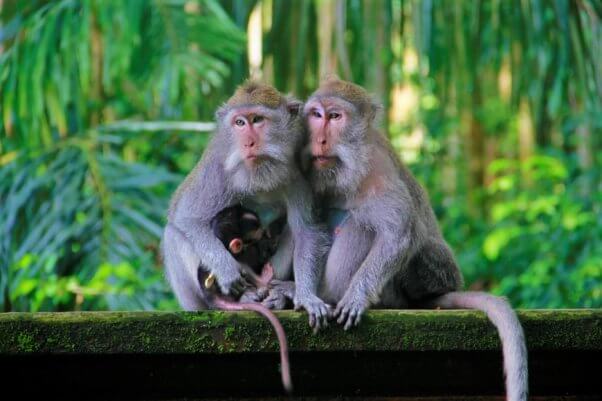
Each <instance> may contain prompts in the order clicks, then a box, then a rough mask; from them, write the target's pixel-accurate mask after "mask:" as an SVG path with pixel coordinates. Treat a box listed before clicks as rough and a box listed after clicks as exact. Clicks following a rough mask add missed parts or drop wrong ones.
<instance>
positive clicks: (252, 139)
mask: <svg viewBox="0 0 602 401" xmlns="http://www.w3.org/2000/svg"><path fill="white" fill-rule="evenodd" d="M300 108H301V102H299V101H297V100H295V99H292V98H288V97H285V96H283V95H282V94H280V92H278V91H277V90H276V89H274V88H273V87H271V86H269V85H265V84H261V83H257V82H252V81H248V82H246V83H244V84H243V85H241V86H240V87H239V88H238V89H237V90H236V92H235V93H234V95H233V96H232V97H231V98H230V99H229V100H228V101H227V102H226V104H224V105H223V106H222V107H220V108H219V110H218V111H217V113H216V119H217V124H218V134H217V135H218V138H217V139H218V140H220V141H221V142H223V144H222V146H221V148H222V151H223V155H222V156H223V157H224V168H225V171H226V173H227V174H228V175H229V176H230V177H231V178H232V181H233V185H234V186H235V187H236V188H237V189H239V190H243V191H248V192H257V191H270V190H274V189H276V188H278V187H279V186H280V185H282V184H283V183H284V182H286V180H287V179H288V178H289V176H290V172H291V165H292V164H293V160H294V155H295V151H296V150H297V148H298V146H299V143H300V141H301V140H302V135H303V127H302V121H301V117H300Z"/></svg>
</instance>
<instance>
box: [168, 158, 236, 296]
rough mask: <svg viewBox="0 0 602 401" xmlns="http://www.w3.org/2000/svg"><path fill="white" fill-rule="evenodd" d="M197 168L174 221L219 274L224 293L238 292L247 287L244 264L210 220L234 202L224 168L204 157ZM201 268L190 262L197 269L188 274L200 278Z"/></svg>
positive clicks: (172, 216)
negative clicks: (198, 271) (214, 230)
mask: <svg viewBox="0 0 602 401" xmlns="http://www.w3.org/2000/svg"><path fill="white" fill-rule="evenodd" d="M208 151H209V150H208ZM197 168H198V173H197V174H193V175H191V177H190V178H189V179H187V180H189V181H188V182H186V183H185V185H184V186H185V192H183V193H182V194H181V196H179V198H178V200H177V203H176V204H174V205H173V208H172V210H171V211H170V216H169V217H170V218H169V220H170V224H172V225H173V226H175V227H176V228H177V229H178V230H179V231H180V232H182V233H183V235H184V237H185V238H186V240H187V241H188V242H189V243H190V244H191V247H192V251H193V252H194V254H195V255H194V256H196V257H197V258H198V259H199V261H200V263H201V264H202V265H203V266H206V267H207V268H208V269H209V270H210V271H211V273H213V274H214V275H215V277H216V279H217V282H218V284H219V286H220V289H221V290H222V292H223V293H224V294H228V295H238V294H240V292H241V291H242V290H243V287H244V280H243V279H242V277H241V274H240V265H239V263H238V262H237V261H236V259H234V257H233V256H232V255H231V254H230V252H228V250H227V249H226V247H224V245H223V244H222V243H221V241H220V240H219V239H218V238H217V237H216V236H215V234H214V233H213V230H212V229H211V223H210V222H211V219H212V218H213V217H214V216H215V215H216V214H217V213H218V212H220V211H221V210H223V209H224V208H226V207H228V206H230V205H231V204H232V199H231V196H230V195H229V194H228V193H227V192H226V190H225V188H224V179H223V177H222V175H223V171H222V169H221V167H220V164H219V162H216V161H215V160H214V159H209V160H204V161H203V164H202V165H200V166H198V167H197ZM197 268H198V265H196V266H192V265H190V264H187V266H186V269H188V270H190V269H194V271H189V272H187V276H190V277H196V274H197V273H196V269H197Z"/></svg>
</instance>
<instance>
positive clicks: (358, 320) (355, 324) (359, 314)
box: [353, 313, 364, 326]
mask: <svg viewBox="0 0 602 401" xmlns="http://www.w3.org/2000/svg"><path fill="white" fill-rule="evenodd" d="M363 315H364V314H363V313H358V314H357V315H356V316H355V320H354V321H353V325H354V326H359V324H360V321H361V320H362V316H363Z"/></svg>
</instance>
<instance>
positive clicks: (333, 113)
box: [328, 112, 341, 120]
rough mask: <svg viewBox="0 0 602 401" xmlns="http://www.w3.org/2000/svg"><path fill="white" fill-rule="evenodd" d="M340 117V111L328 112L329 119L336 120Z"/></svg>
mask: <svg viewBox="0 0 602 401" xmlns="http://www.w3.org/2000/svg"><path fill="white" fill-rule="evenodd" d="M340 118H341V113H336V112H332V113H330V114H328V119H330V120H338V119H340Z"/></svg>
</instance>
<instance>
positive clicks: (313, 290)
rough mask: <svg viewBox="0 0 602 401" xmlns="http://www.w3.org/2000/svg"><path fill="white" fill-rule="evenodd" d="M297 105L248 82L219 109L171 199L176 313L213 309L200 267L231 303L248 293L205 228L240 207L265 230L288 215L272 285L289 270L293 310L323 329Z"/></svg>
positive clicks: (170, 262) (167, 254)
mask: <svg viewBox="0 0 602 401" xmlns="http://www.w3.org/2000/svg"><path fill="white" fill-rule="evenodd" d="M301 106H302V105H301V103H300V102H299V101H297V100H294V99H290V98H287V97H285V96H283V95H281V94H280V93H279V92H278V91H277V90H275V89H274V88H272V87H270V86H268V85H264V84H259V83H255V82H247V83H245V84H243V85H242V86H240V87H239V88H238V89H237V90H236V92H235V93H234V95H233V96H232V97H231V98H230V99H229V100H228V102H227V103H225V104H224V105H223V106H222V107H220V108H219V109H218V111H217V113H216V120H217V131H216V133H215V135H214V136H213V138H212V140H211V142H210V144H209V145H208V147H207V149H206V150H205V152H204V154H203V157H202V159H201V160H200V162H199V163H198V164H197V165H196V167H195V168H194V169H193V171H192V172H191V173H190V174H189V175H188V177H187V178H186V179H185V180H184V182H183V183H182V184H181V185H180V187H179V188H178V190H177V191H176V193H175V195H174V196H173V198H172V201H171V205H170V209H169V212H168V216H167V220H168V221H167V225H166V227H165V231H164V233H163V239H162V252H163V259H164V263H165V267H166V276H167V279H168V281H169V282H170V284H171V286H172V288H173V291H174V293H175V295H176V297H177V299H178V301H179V303H180V305H181V306H182V308H184V309H186V310H199V309H206V308H212V307H214V305H213V304H212V301H211V299H212V298H211V297H208V295H207V291H206V289H205V288H203V287H202V286H201V285H199V281H198V269H199V266H204V267H206V268H207V269H208V272H209V273H210V274H211V275H213V277H214V278H215V280H216V283H217V285H218V287H219V290H220V293H222V294H224V295H226V296H231V297H233V298H234V299H237V298H238V297H239V296H240V295H241V294H242V293H243V292H246V291H248V290H249V283H248V282H247V280H246V279H245V271H244V269H242V268H241V263H240V262H238V261H237V260H236V259H235V258H234V257H233V256H232V254H230V252H228V250H227V249H226V248H225V247H224V246H223V245H222V243H221V242H220V240H219V239H218V238H217V237H216V236H215V234H214V233H213V230H212V227H211V220H212V219H213V217H214V216H216V215H217V214H218V213H219V212H220V211H222V210H224V209H226V208H228V207H230V206H234V205H242V206H244V207H246V208H248V209H251V210H253V211H254V212H255V213H256V214H257V215H258V216H260V220H261V222H262V224H264V225H266V226H267V225H269V224H270V223H271V221H273V220H274V219H276V218H278V217H280V216H282V215H284V214H286V220H287V224H286V227H285V228H284V231H283V234H282V237H281V239H280V244H279V246H278V249H277V250H276V253H275V254H274V256H273V257H272V258H271V260H270V264H271V265H272V266H273V269H274V278H275V279H276V280H274V281H276V282H278V281H279V280H290V279H291V276H292V272H291V270H292V271H293V272H294V277H295V283H296V289H295V294H294V303H295V307H296V308H297V309H299V308H304V309H305V310H306V311H307V312H308V315H309V323H310V325H312V327H314V328H319V327H321V326H322V325H325V324H326V319H327V317H328V313H329V310H328V307H327V305H326V304H325V303H324V302H323V301H322V300H320V299H319V298H318V296H317V289H318V284H319V279H320V276H321V271H320V270H319V267H320V265H321V263H320V261H321V258H322V256H323V254H324V245H323V243H322V242H323V240H324V235H323V233H322V232H321V231H320V230H319V229H318V228H317V226H315V225H314V221H313V216H312V200H311V189H310V188H309V185H308V184H307V182H306V181H305V180H304V178H303V176H302V175H301V173H300V171H299V168H298V167H297V165H296V163H295V157H296V155H297V154H298V152H299V148H300V146H302V141H303V135H304V128H303V124H302V120H301V116H300V107H301Z"/></svg>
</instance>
